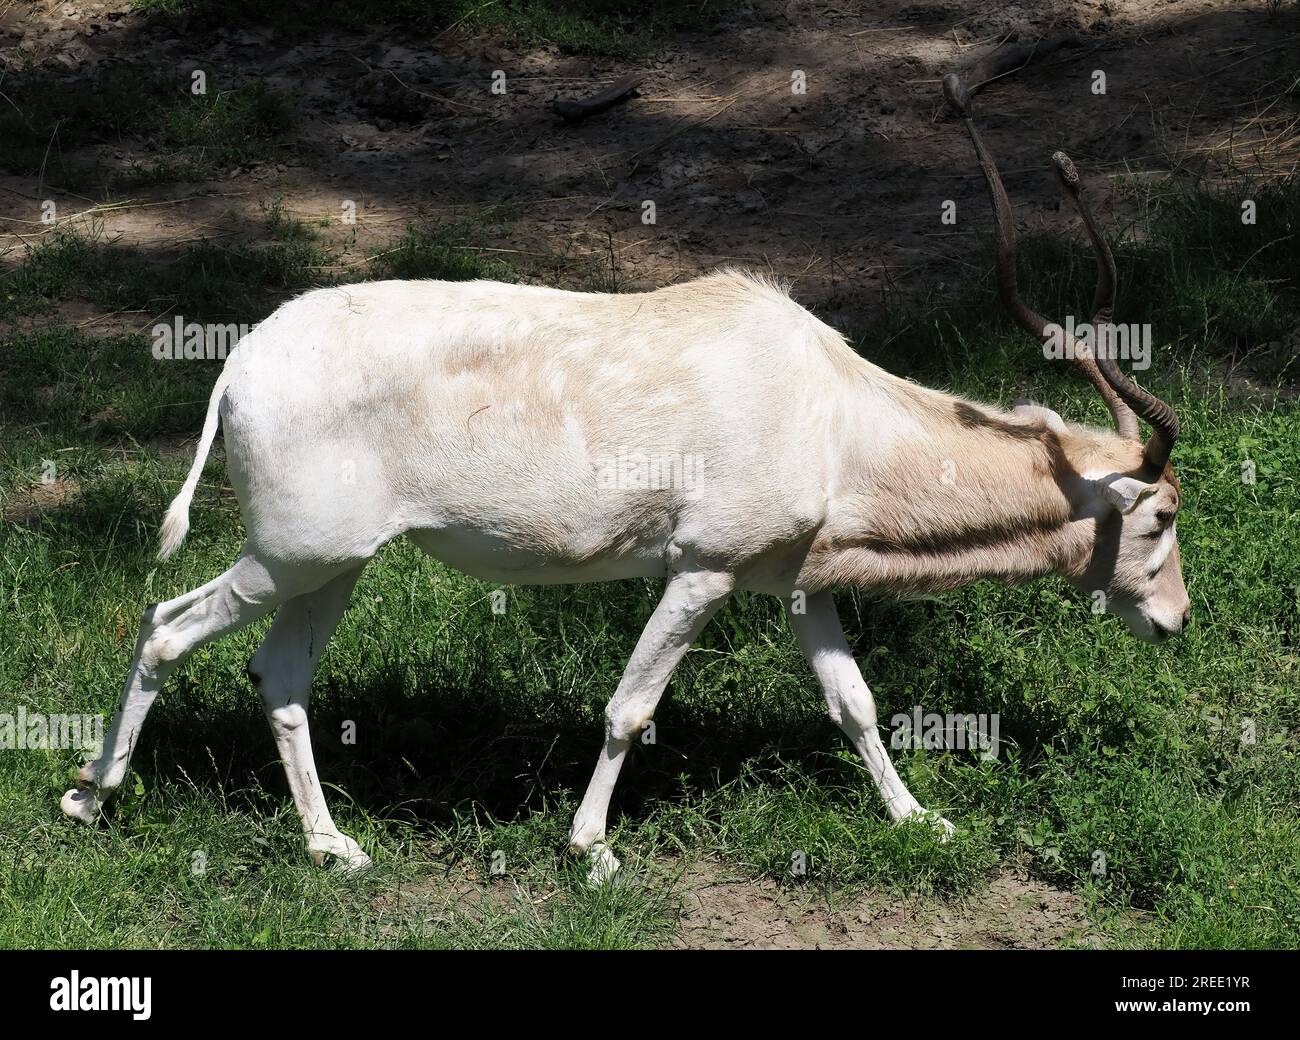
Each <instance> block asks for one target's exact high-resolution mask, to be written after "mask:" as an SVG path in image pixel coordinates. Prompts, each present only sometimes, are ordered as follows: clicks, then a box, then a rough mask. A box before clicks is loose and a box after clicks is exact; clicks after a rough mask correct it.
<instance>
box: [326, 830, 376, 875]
mask: <svg viewBox="0 0 1300 1040" xmlns="http://www.w3.org/2000/svg"><path fill="white" fill-rule="evenodd" d="M310 851H311V860H312V862H313V863H315V864H316V866H318V867H323V866H326V865H328V867H329V869H330V870H331V871H332V872H333V873H335V874H359V873H361V872H362V871H363V870H369V869H370V868H371V867H372V866H373V865H374V864H373V863H371V861H370V857H369V856H367V855H366V854H365V853H364V852H362V851H361V846H360V845H358V844H357V843H356V842H355V841H353V840H352V839H351V838H349V837H348V836H347V835H346V834H338V835H334V836H333V837H331V838H330V839H329V840H328V841H326V842H324V843H323V844H322V845H321V846H320V847H319V848H313V849H311V850H310Z"/></svg>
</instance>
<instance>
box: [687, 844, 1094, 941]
mask: <svg viewBox="0 0 1300 1040" xmlns="http://www.w3.org/2000/svg"><path fill="white" fill-rule="evenodd" d="M841 902H842V905H840V904H841ZM670 945H671V946H672V947H674V948H676V949H704V950H714V949H726V950H730V949H761V950H806V949H815V950H831V949H846V950H847V949H860V950H894V949H897V950H948V949H991V950H1037V949H1057V948H1059V947H1061V946H1065V945H1069V946H1095V947H1100V946H1102V945H1104V942H1103V939H1102V937H1101V935H1100V933H1099V932H1097V931H1096V930H1095V929H1093V928H1092V927H1091V926H1090V925H1089V923H1088V918H1087V912H1086V908H1085V906H1084V903H1083V900H1082V899H1080V898H1079V897H1078V896H1077V895H1075V894H1074V893H1072V892H1066V891H1063V890H1061V889H1057V888H1053V887H1051V886H1050V885H1046V884H1044V883H1042V882H1040V881H1036V880H1034V879H1032V878H1029V877H1027V876H1026V875H1025V874H1023V873H1022V872H1020V871H1018V870H1014V869H1011V868H1007V869H1004V870H1003V871H1002V872H1001V873H999V874H998V875H997V876H996V877H994V878H993V880H992V881H990V882H989V884H988V886H987V887H986V888H984V889H981V890H979V891H978V892H975V893H973V894H971V895H969V896H965V897H961V898H957V899H953V900H949V901H946V902H945V901H941V900H937V899H917V900H909V901H900V900H897V899H889V898H887V897H884V896H880V895H875V894H866V895H861V896H857V897H854V898H852V899H850V900H848V901H840V900H834V901H832V902H830V903H828V901H827V900H826V899H825V898H824V897H819V896H817V895H810V894H807V893H803V892H799V891H798V890H795V891H791V890H788V889H782V888H781V887H780V886H779V885H777V884H776V882H774V881H769V882H766V883H759V884H755V883H753V882H750V881H745V880H740V879H735V878H729V875H728V872H727V870H726V869H725V868H724V867H722V866H720V865H719V864H716V863H706V864H703V865H702V866H697V867H696V869H695V870H693V871H692V872H691V873H690V874H689V875H688V876H687V879H686V884H685V886H684V894H683V899H682V917H681V921H680V925H679V929H678V933H677V935H676V937H675V938H674V940H673V941H672V943H671V944H670Z"/></svg>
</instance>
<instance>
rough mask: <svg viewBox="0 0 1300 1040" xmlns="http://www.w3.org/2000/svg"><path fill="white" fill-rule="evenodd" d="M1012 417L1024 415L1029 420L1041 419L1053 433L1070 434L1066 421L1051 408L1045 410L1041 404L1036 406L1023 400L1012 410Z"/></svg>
mask: <svg viewBox="0 0 1300 1040" xmlns="http://www.w3.org/2000/svg"><path fill="white" fill-rule="evenodd" d="M1011 414H1012V415H1023V416H1024V417H1025V418H1027V419H1041V420H1042V421H1043V422H1044V423H1045V424H1046V426H1047V428H1048V429H1049V430H1051V431H1052V432H1053V433H1068V432H1069V430H1068V429H1066V426H1065V420H1064V419H1062V418H1061V417H1060V416H1059V415H1057V414H1056V413H1055V412H1054V411H1052V410H1051V409H1050V408H1044V407H1043V406H1042V405H1041V404H1035V403H1034V402H1033V401H1026V400H1024V399H1023V398H1022V399H1021V400H1018V401H1017V402H1016V405H1015V407H1014V408H1012V409H1011Z"/></svg>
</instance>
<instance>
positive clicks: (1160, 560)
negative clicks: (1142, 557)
mask: <svg viewBox="0 0 1300 1040" xmlns="http://www.w3.org/2000/svg"><path fill="white" fill-rule="evenodd" d="M1174 527H1175V525H1174V524H1170V525H1169V526H1168V527H1166V528H1165V530H1164V533H1163V534H1162V535H1161V536H1160V541H1159V542H1158V543H1157V544H1156V551H1155V552H1153V553H1152V554H1151V558H1150V559H1149V560H1147V577H1150V576H1151V575H1153V574H1155V573H1156V572H1157V571H1158V570H1160V568H1161V567H1163V566H1164V565H1165V561H1166V560H1167V559H1169V554H1170V553H1171V552H1173V549H1174V543H1176V542H1177V541H1178V535H1177V534H1176V533H1175V531H1174Z"/></svg>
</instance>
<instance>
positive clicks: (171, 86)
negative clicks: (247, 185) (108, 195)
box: [0, 66, 294, 188]
mask: <svg viewBox="0 0 1300 1040" xmlns="http://www.w3.org/2000/svg"><path fill="white" fill-rule="evenodd" d="M189 87H190V83H189V80H188V79H186V80H185V81H184V82H178V81H176V80H175V79H172V80H165V79H163V78H161V77H160V76H158V74H157V73H155V72H149V71H146V70H141V69H138V68H124V67H115V66H110V67H108V68H106V69H103V70H100V71H98V72H96V73H95V74H93V75H91V76H85V77H81V78H71V77H68V76H67V75H55V74H53V73H50V72H48V71H44V70H32V69H23V70H18V71H14V72H10V73H9V74H7V75H4V76H0V90H2V91H3V92H4V93H5V95H6V96H7V102H6V103H5V104H3V105H0V139H3V140H4V141H5V148H4V149H3V151H0V168H2V169H4V170H6V171H8V172H9V173H16V174H22V175H25V176H36V175H40V174H44V177H45V180H46V181H47V182H58V181H60V180H63V179H72V180H77V181H83V180H95V181H98V180H102V179H104V178H105V177H107V181H108V183H109V184H110V185H111V186H113V187H117V188H124V187H129V186H131V185H133V184H141V183H150V182H162V181H177V180H203V179H207V178H211V177H214V176H218V175H221V174H224V173H226V172H227V171H228V170H229V169H230V168H231V167H235V166H241V165H251V164H253V163H258V162H265V161H267V160H268V159H270V158H272V157H273V156H274V155H275V141H276V139H277V138H278V137H280V136H281V135H283V134H284V133H285V131H286V130H288V129H289V127H290V126H291V125H292V124H293V120H294V112H293V110H292V108H291V107H290V105H289V103H288V102H287V101H286V100H285V99H284V98H283V97H281V96H280V95H279V94H277V93H275V92H274V91H273V90H272V89H271V88H270V87H268V86H267V85H266V83H265V82H263V81H262V80H250V81H248V82H245V83H240V84H228V83H222V82H220V81H219V79H218V77H216V76H215V74H213V75H212V77H211V78H210V80H209V82H208V84H207V92H206V93H204V94H193V93H191V92H190V89H189ZM123 141H130V142H133V143H136V144H139V145H142V146H144V147H145V148H146V149H147V151H148V153H149V155H150V156H151V158H150V159H149V160H148V161H147V162H136V163H135V164H134V165H133V166H132V167H131V168H130V169H128V170H123V171H115V172H113V173H111V174H105V173H104V172H103V171H100V170H90V169H86V168H83V167H76V166H74V165H73V164H71V163H69V162H65V159H64V153H65V152H66V151H70V150H72V149H74V148H78V147H82V146H85V145H92V144H101V143H102V144H116V143H119V142H123Z"/></svg>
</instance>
